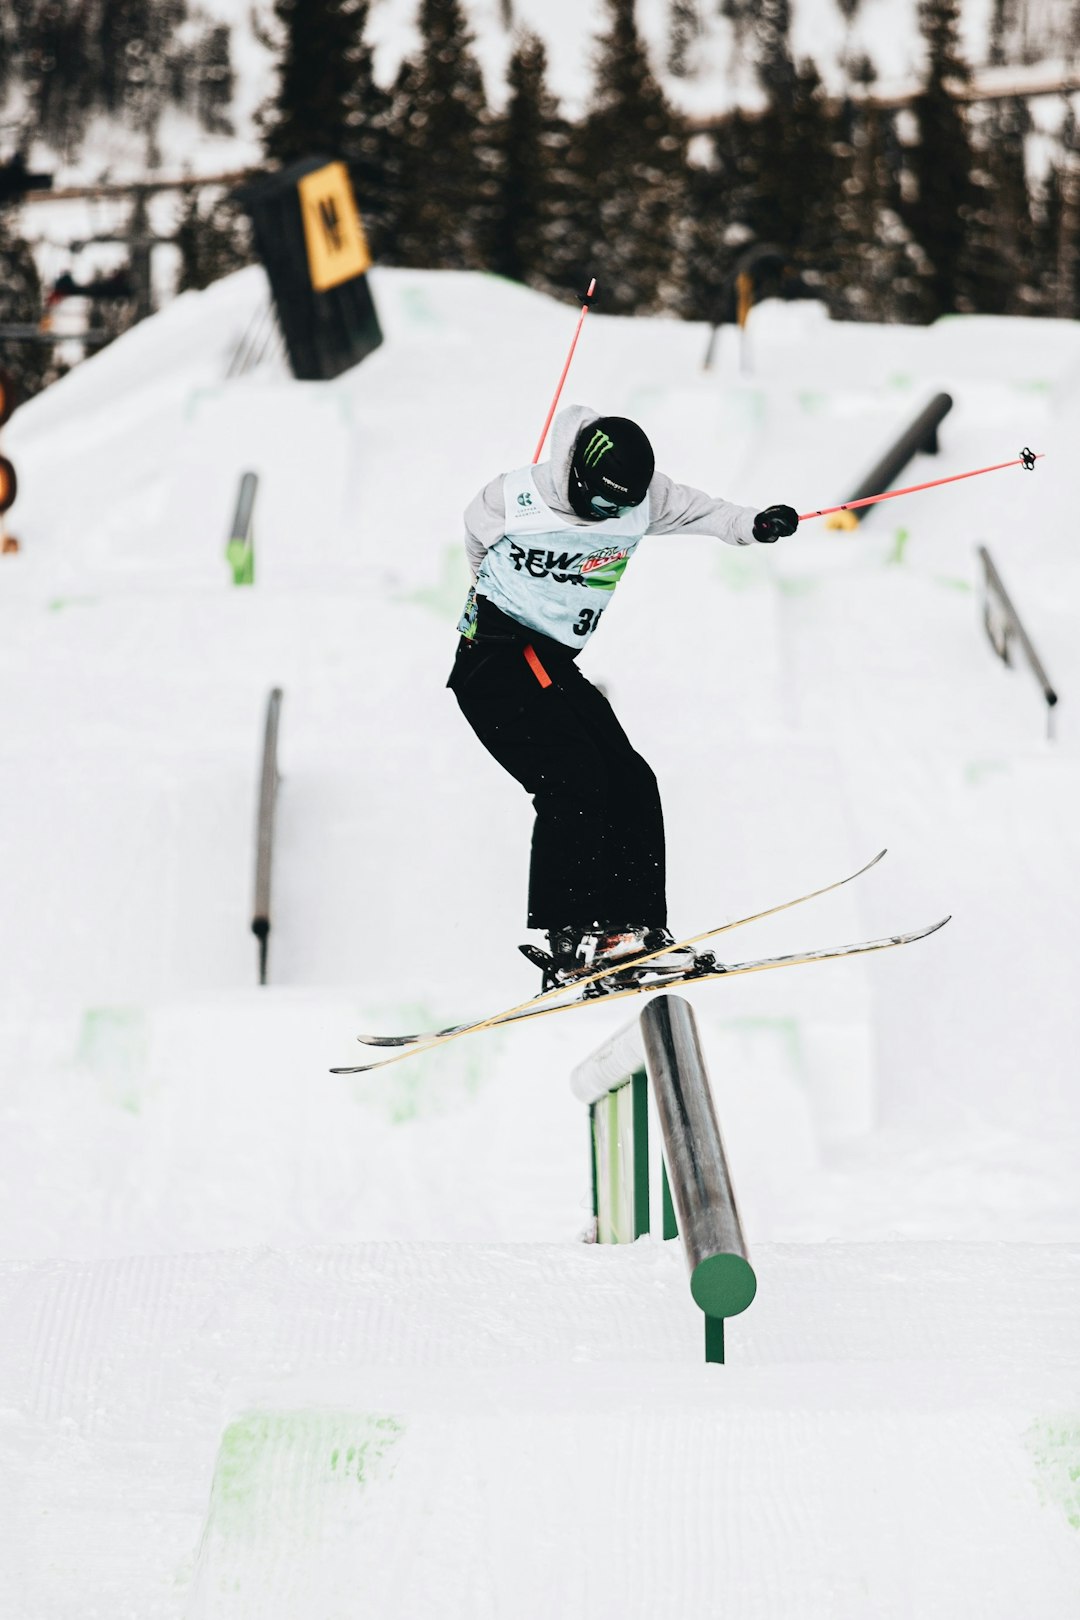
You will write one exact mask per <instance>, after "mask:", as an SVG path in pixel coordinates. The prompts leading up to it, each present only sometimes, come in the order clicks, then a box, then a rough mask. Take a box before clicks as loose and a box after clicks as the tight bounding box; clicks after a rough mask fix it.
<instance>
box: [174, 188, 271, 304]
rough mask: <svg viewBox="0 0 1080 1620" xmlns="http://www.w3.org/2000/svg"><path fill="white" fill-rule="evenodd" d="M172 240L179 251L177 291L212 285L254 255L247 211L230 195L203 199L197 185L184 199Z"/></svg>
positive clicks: (237, 268) (247, 262)
mask: <svg viewBox="0 0 1080 1620" xmlns="http://www.w3.org/2000/svg"><path fill="white" fill-rule="evenodd" d="M173 241H174V242H175V244H176V246H177V248H178V249H179V251H180V274H179V276H178V278H177V284H176V290H177V292H178V293H180V292H188V291H191V290H198V289H200V288H202V287H209V286H210V284H211V282H214V281H218V280H220V278H221V277H222V276H228V275H231V274H232V273H233V271H234V270H240V269H242V268H243V266H244V265H246V264H251V263H252V261H253V258H254V253H253V251H252V243H251V227H250V223H249V221H248V219H247V216H246V215H245V214H244V212H243V211H242V210H241V209H240V208H239V206H238V205H237V204H236V203H235V202H233V201H232V200H231V199H230V198H228V197H223V198H219V199H217V200H215V201H211V202H209V203H203V202H200V198H199V192H198V189H197V188H196V187H194V186H193V187H192V188H191V190H190V191H189V192H188V193H187V196H186V198H185V200H184V203H183V207H182V210H181V214H180V219H179V223H178V224H177V227H176V235H175V236H174V238H173Z"/></svg>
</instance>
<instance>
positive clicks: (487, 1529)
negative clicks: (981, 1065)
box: [0, 1240, 1080, 1620]
mask: <svg viewBox="0 0 1080 1620" xmlns="http://www.w3.org/2000/svg"><path fill="white" fill-rule="evenodd" d="M755 1265H756V1269H757V1271H758V1275H759V1278H760V1289H759V1295H758V1299H757V1301H756V1302H755V1307H754V1309H753V1310H752V1311H750V1312H748V1313H747V1314H746V1316H745V1317H743V1318H741V1319H740V1325H739V1330H738V1332H737V1333H733V1334H732V1335H731V1343H730V1346H729V1357H728V1361H727V1365H726V1366H724V1367H716V1366H711V1367H710V1366H706V1365H704V1364H703V1363H702V1361H701V1345H700V1313H699V1312H698V1310H697V1307H696V1306H695V1305H694V1304H693V1301H692V1300H691V1299H690V1297H689V1294H688V1291H687V1288H686V1279H685V1271H684V1266H683V1260H682V1256H681V1254H680V1253H679V1252H678V1247H677V1245H675V1244H673V1243H668V1244H661V1243H658V1242H655V1241H648V1240H643V1241H641V1242H639V1243H637V1244H633V1245H628V1246H625V1247H622V1248H612V1247H606V1246H599V1245H576V1246H575V1245H560V1246H555V1245H550V1244H532V1245H506V1246H494V1245H482V1244H472V1245H462V1244H424V1245H415V1244H360V1245H356V1246H351V1247H348V1246H341V1245H339V1246H335V1247H325V1248H310V1249H304V1250H292V1251H290V1252H288V1253H281V1252H275V1251H274V1250H272V1249H267V1248H263V1249H259V1250H249V1251H233V1252H231V1253H228V1254H215V1255H178V1256H173V1257H167V1258H159V1259H146V1258H144V1259H128V1260H120V1261H115V1262H100V1261H99V1262H85V1263H79V1262H70V1261H54V1260H50V1261H43V1262H40V1263H36V1264H31V1265H27V1264H25V1263H11V1264H8V1265H6V1266H3V1267H0V1299H3V1300H4V1301H6V1302H9V1303H10V1302H11V1301H12V1300H15V1301H17V1302H18V1304H19V1311H18V1315H17V1317H16V1318H15V1326H14V1330H13V1331H9V1332H8V1333H7V1334H6V1335H5V1337H4V1341H3V1346H2V1349H0V1366H2V1370H3V1373H4V1387H5V1388H6V1389H7V1390H8V1391H9V1392H10V1393H9V1401H8V1408H9V1409H8V1415H7V1417H6V1418H5V1420H4V1430H5V1442H6V1446H7V1451H8V1455H9V1458H10V1459H11V1465H10V1467H9V1469H8V1472H7V1478H8V1480H9V1485H8V1487H7V1491H6V1493H5V1494H6V1495H7V1497H8V1501H7V1511H8V1523H9V1524H11V1525H13V1526H14V1531H15V1533H14V1535H13V1536H12V1547H13V1549H15V1552H14V1558H13V1559H9V1560H8V1563H7V1565H6V1569H5V1572H4V1574H3V1575H2V1576H0V1583H2V1585H3V1590H2V1594H0V1596H2V1606H3V1608H4V1611H5V1612H10V1613H13V1614H16V1613H18V1614H34V1615H54V1614H55V1615H60V1614H64V1613H69V1612H72V1611H71V1608H70V1595H71V1591H72V1583H73V1581H75V1580H76V1571H77V1583H78V1590H79V1592H80V1593H82V1594H84V1595H85V1594H88V1593H92V1594H93V1600H94V1602H95V1603H96V1605H97V1606H98V1607H99V1608H100V1609H101V1611H102V1612H109V1613H121V1612H132V1613H138V1614H139V1615H140V1616H141V1617H147V1620H158V1617H161V1620H164V1617H166V1616H167V1617H170V1620H173V1617H175V1620H180V1617H183V1620H295V1616H296V1615H298V1614H318V1615H319V1616H320V1617H321V1620H346V1617H347V1616H348V1617H349V1620H351V1617H352V1616H353V1615H354V1614H355V1613H356V1612H357V1605H358V1604H359V1606H360V1608H361V1609H362V1610H363V1612H366V1613H371V1614H377V1615H379V1616H380V1617H384V1620H413V1617H415V1616H417V1615H425V1614H437V1615H439V1616H440V1620H449V1617H453V1616H461V1617H462V1620H465V1617H468V1620H476V1617H477V1616H481V1617H490V1620H501V1617H503V1616H506V1615H515V1616H524V1617H527V1620H531V1617H533V1616H535V1617H536V1620H541V1617H542V1620H549V1617H550V1616H551V1615H556V1614H557V1615H560V1616H567V1617H572V1620H595V1617H596V1616H597V1615H603V1616H609V1615H610V1616H615V1615H618V1616H634V1617H637V1616H641V1617H644V1616H651V1615H658V1614H659V1615H665V1616H667V1615H670V1616H672V1617H673V1620H674V1617H675V1616H680V1617H681V1616H683V1615H688V1614H693V1613H703V1614H705V1613H713V1612H716V1611H717V1604H718V1602H719V1600H720V1599H719V1594H722V1595H723V1602H724V1604H725V1605H726V1606H730V1608H731V1612H733V1613H739V1614H755V1615H761V1616H765V1617H770V1620H772V1617H775V1620H780V1617H781V1616H783V1617H785V1620H786V1617H787V1616H790V1615H792V1614H798V1615H800V1616H805V1617H810V1620H819V1617H820V1620H837V1617H840V1620H864V1617H865V1616H866V1615H868V1614H873V1615H874V1616H885V1617H889V1620H909V1617H910V1616H911V1615H914V1614H918V1615H921V1616H923V1615H925V1616H929V1617H931V1620H938V1617H940V1620H955V1616H956V1615H958V1614H964V1613H978V1614H979V1615H980V1616H983V1617H985V1620H1015V1616H1016V1615H1018V1614H1040V1615H1042V1614H1047V1615H1051V1614H1067V1613H1069V1612H1071V1610H1070V1606H1071V1604H1072V1602H1073V1599H1074V1596H1075V1592H1076V1589H1077V1582H1078V1580H1080V1535H1078V1534H1077V1520H1078V1518H1080V1501H1078V1499H1077V1493H1076V1484H1075V1470H1076V1467H1077V1466H1078V1464H1080V1425H1078V1421H1077V1409H1076V1385H1075V1375H1074V1362H1075V1354H1074V1347H1075V1344H1076V1342H1077V1334H1078V1331H1080V1308H1078V1304H1077V1301H1078V1299H1080V1290H1078V1289H1077V1286H1076V1285H1077V1280H1078V1276H1080V1249H1077V1248H1076V1247H1067V1246H1055V1245H1049V1244H1034V1245H1026V1244H1016V1245H1008V1246H1001V1245H989V1244H936V1243H917V1244H907V1243H897V1242H890V1243H886V1244H854V1245H852V1244H837V1243H830V1244H825V1245H813V1244H807V1245H799V1246H797V1247H788V1246H775V1245H764V1246H759V1247H757V1248H756V1249H755ZM43 1335H44V1337H43ZM43 1344H47V1345H48V1347H49V1353H48V1354H42V1353H41V1346H42V1345H43ZM58 1447H61V1448H62V1449H64V1450H65V1451H66V1452H67V1453H68V1454H69V1455H70V1456H71V1457H72V1459H73V1460H74V1459H76V1458H77V1467H74V1466H73V1467H72V1468H71V1469H70V1470H69V1471H68V1473H67V1474H66V1476H65V1478H64V1480H63V1483H62V1487H61V1488H58V1482H57V1474H56V1452H57V1448H58ZM151 1459H152V1465H151ZM16 1480H17V1481H18V1485H17V1487H16V1484H15V1481H16ZM46 1508H47V1510H48V1511H45V1509H46ZM778 1543H782V1545H783V1548H784V1553H783V1557H777V1556H776V1552H777V1545H778ZM169 1572H171V1575H170V1573H169Z"/></svg>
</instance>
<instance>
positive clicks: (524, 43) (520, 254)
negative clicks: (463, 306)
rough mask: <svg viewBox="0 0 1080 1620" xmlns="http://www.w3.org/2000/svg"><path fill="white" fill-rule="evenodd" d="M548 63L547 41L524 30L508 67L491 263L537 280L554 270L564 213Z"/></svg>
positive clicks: (512, 276)
mask: <svg viewBox="0 0 1080 1620" xmlns="http://www.w3.org/2000/svg"><path fill="white" fill-rule="evenodd" d="M546 69H547V52H546V50H545V48H544V45H543V43H542V41H541V40H540V39H539V38H538V37H537V36H536V35H535V34H526V35H524V36H523V37H522V38H521V39H520V40H519V41H518V44H517V46H516V47H515V49H514V52H513V55H512V56H511V58H510V62H509V65H508V68H507V81H508V85H509V91H510V94H509V99H508V101H507V105H506V111H505V113H504V114H503V116H502V117H501V118H500V119H499V121H498V124H497V130H496V145H497V149H498V153H499V200H498V206H497V211H496V218H495V225H494V236H493V241H492V249H491V268H492V269H493V270H494V271H496V272H497V273H498V274H499V275H503V276H508V277H509V278H510V279H511V280H512V281H524V282H529V283H530V284H532V285H534V286H536V285H543V283H544V281H545V280H546V279H547V277H548V274H549V270H548V266H547V263H546V260H547V257H548V251H549V247H550V245H551V242H550V238H551V236H552V234H553V231H554V228H555V224H556V221H557V219H558V203H557V196H556V186H555V185H554V184H553V159H554V149H555V148H556V147H557V145H558V144H559V141H560V136H561V132H562V129H563V125H562V120H561V119H560V118H559V115H558V108H557V105H556V102H555V100H554V97H553V96H552V95H551V94H550V93H549V91H548V89H547V84H546V80H545V73H546Z"/></svg>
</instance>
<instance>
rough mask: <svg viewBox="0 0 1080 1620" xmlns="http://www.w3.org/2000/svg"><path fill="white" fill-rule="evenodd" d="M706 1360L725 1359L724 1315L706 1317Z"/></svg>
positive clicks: (720, 1360) (721, 1360)
mask: <svg viewBox="0 0 1080 1620" xmlns="http://www.w3.org/2000/svg"><path fill="white" fill-rule="evenodd" d="M705 1360H706V1361H719V1362H721V1363H722V1362H723V1360H724V1318H723V1317H722V1316H707V1317H706V1318H705Z"/></svg>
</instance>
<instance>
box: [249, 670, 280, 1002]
mask: <svg viewBox="0 0 1080 1620" xmlns="http://www.w3.org/2000/svg"><path fill="white" fill-rule="evenodd" d="M281 699H282V691H281V688H280V686H275V687H274V689H273V691H272V692H271V693H270V697H269V700H268V702H267V705H266V729H265V733H264V737H263V756H262V769H261V771H260V773H259V818H258V822H257V824H256V832H255V915H254V916H253V918H252V920H251V932H252V933H253V934H254V935H255V937H256V938H257V940H258V941H259V983H260V984H265V983H266V956H267V950H268V947H269V943H270V865H271V859H272V857H273V852H274V810H275V808H276V805H277V790H278V783H279V782H280V781H281V777H280V774H279V773H278V763H277V744H278V722H279V720H280V718H281Z"/></svg>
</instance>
